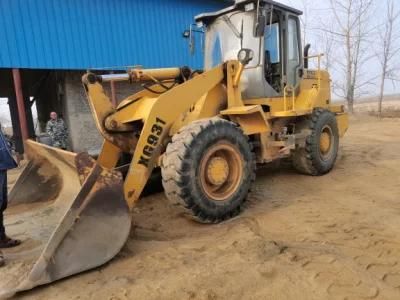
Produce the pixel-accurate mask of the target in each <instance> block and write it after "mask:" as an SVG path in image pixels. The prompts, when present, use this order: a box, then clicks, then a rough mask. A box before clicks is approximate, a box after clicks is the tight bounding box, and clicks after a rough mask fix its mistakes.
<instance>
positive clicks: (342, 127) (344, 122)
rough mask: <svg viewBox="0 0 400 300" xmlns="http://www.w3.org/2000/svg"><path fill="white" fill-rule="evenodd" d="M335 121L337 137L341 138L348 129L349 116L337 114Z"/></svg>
mask: <svg viewBox="0 0 400 300" xmlns="http://www.w3.org/2000/svg"><path fill="white" fill-rule="evenodd" d="M336 121H337V124H338V129H339V136H340V137H343V136H344V134H345V133H346V131H347V129H348V128H349V115H348V114H346V113H342V114H337V115H336Z"/></svg>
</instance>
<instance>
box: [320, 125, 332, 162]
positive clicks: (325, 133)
mask: <svg viewBox="0 0 400 300" xmlns="http://www.w3.org/2000/svg"><path fill="white" fill-rule="evenodd" d="M333 144H334V137H333V133H332V129H331V128H330V127H329V126H327V125H326V126H324V127H323V128H322V131H321V135H320V139H319V150H320V155H321V157H322V159H324V160H326V159H329V157H330V156H331V153H332V150H333Z"/></svg>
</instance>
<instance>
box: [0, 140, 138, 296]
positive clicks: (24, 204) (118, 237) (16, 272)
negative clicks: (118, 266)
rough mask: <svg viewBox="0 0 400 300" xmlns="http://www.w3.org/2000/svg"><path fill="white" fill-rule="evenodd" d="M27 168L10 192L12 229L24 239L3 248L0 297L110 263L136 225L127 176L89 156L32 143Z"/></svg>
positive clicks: (8, 223)
mask: <svg viewBox="0 0 400 300" xmlns="http://www.w3.org/2000/svg"><path fill="white" fill-rule="evenodd" d="M26 150H27V155H28V157H29V159H30V161H29V163H28V165H27V166H26V167H25V169H24V171H23V172H22V174H21V175H20V177H19V178H18V180H17V182H16V183H15V185H14V187H13V188H12V190H11V191H10V194H9V208H8V209H7V211H6V216H5V225H6V230H7V233H8V234H9V235H10V236H12V237H14V238H18V239H21V240H22V244H21V245H20V246H18V247H16V248H11V249H5V250H4V251H3V254H4V257H5V260H6V266H5V267H3V268H1V269H0V298H5V297H9V296H12V295H13V294H15V293H16V292H19V291H24V290H28V289H31V288H33V287H35V286H38V285H42V284H46V283H50V282H53V281H55V280H58V279H61V278H64V277H68V276H70V275H73V274H77V273H80V272H83V271H86V270H89V269H92V268H95V267H98V266H100V265H102V264H104V263H106V262H108V261H109V260H111V259H112V258H113V257H114V256H115V255H116V254H117V253H118V252H119V251H120V250H121V248H122V247H123V245H124V244H125V242H126V240H127V238H128V235H129V232H130V227H131V218H130V213H129V209H128V206H127V204H126V202H125V200H124V196H123V188H122V184H123V181H122V175H121V174H120V173H119V172H116V171H113V170H106V169H103V168H101V167H100V166H99V165H97V164H96V163H95V161H94V160H93V159H91V158H90V157H89V156H88V155H87V154H85V153H81V154H74V153H70V152H67V151H62V150H58V149H55V148H52V147H48V146H45V145H42V144H38V143H36V142H33V141H28V142H27V143H26Z"/></svg>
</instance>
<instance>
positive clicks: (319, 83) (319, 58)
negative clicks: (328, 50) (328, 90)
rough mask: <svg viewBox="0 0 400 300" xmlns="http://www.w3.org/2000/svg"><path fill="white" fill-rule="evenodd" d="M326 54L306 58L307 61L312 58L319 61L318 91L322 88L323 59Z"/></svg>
mask: <svg viewBox="0 0 400 300" xmlns="http://www.w3.org/2000/svg"><path fill="white" fill-rule="evenodd" d="M324 56H325V54H324V53H320V54H317V55H309V56H307V57H305V59H310V58H317V59H318V89H320V88H321V80H322V78H321V58H322V57H324Z"/></svg>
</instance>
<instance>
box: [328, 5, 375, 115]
mask: <svg viewBox="0 0 400 300" xmlns="http://www.w3.org/2000/svg"><path fill="white" fill-rule="evenodd" d="M373 3H374V0H330V10H331V11H332V15H333V20H334V25H335V28H332V29H331V27H332V26H324V28H323V29H322V30H323V31H325V32H326V33H327V34H328V35H329V36H330V37H331V42H332V41H335V50H336V53H335V55H336V57H337V59H336V60H335V65H336V67H337V68H338V70H337V71H338V72H340V73H342V76H340V75H339V78H344V80H343V81H340V82H336V85H335V90H336V92H337V94H338V95H339V96H341V97H344V98H345V99H346V101H347V105H348V109H349V111H350V113H352V112H353V107H354V99H355V97H356V96H359V95H361V94H360V93H361V91H363V90H365V86H367V85H369V84H371V82H372V80H371V78H366V79H365V78H361V76H360V75H361V69H362V66H363V65H364V64H365V63H366V62H367V61H368V60H370V59H371V58H372V56H371V55H370V51H369V49H368V44H369V43H368V38H369V37H370V36H371V32H372V31H373V30H374V29H375V27H374V24H373V23H372V22H371V20H372V18H369V14H370V11H371V8H372V5H373ZM329 21H330V22H332V20H329ZM327 28H328V29H327ZM330 47H333V44H331V45H330ZM343 58H344V59H343Z"/></svg>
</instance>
